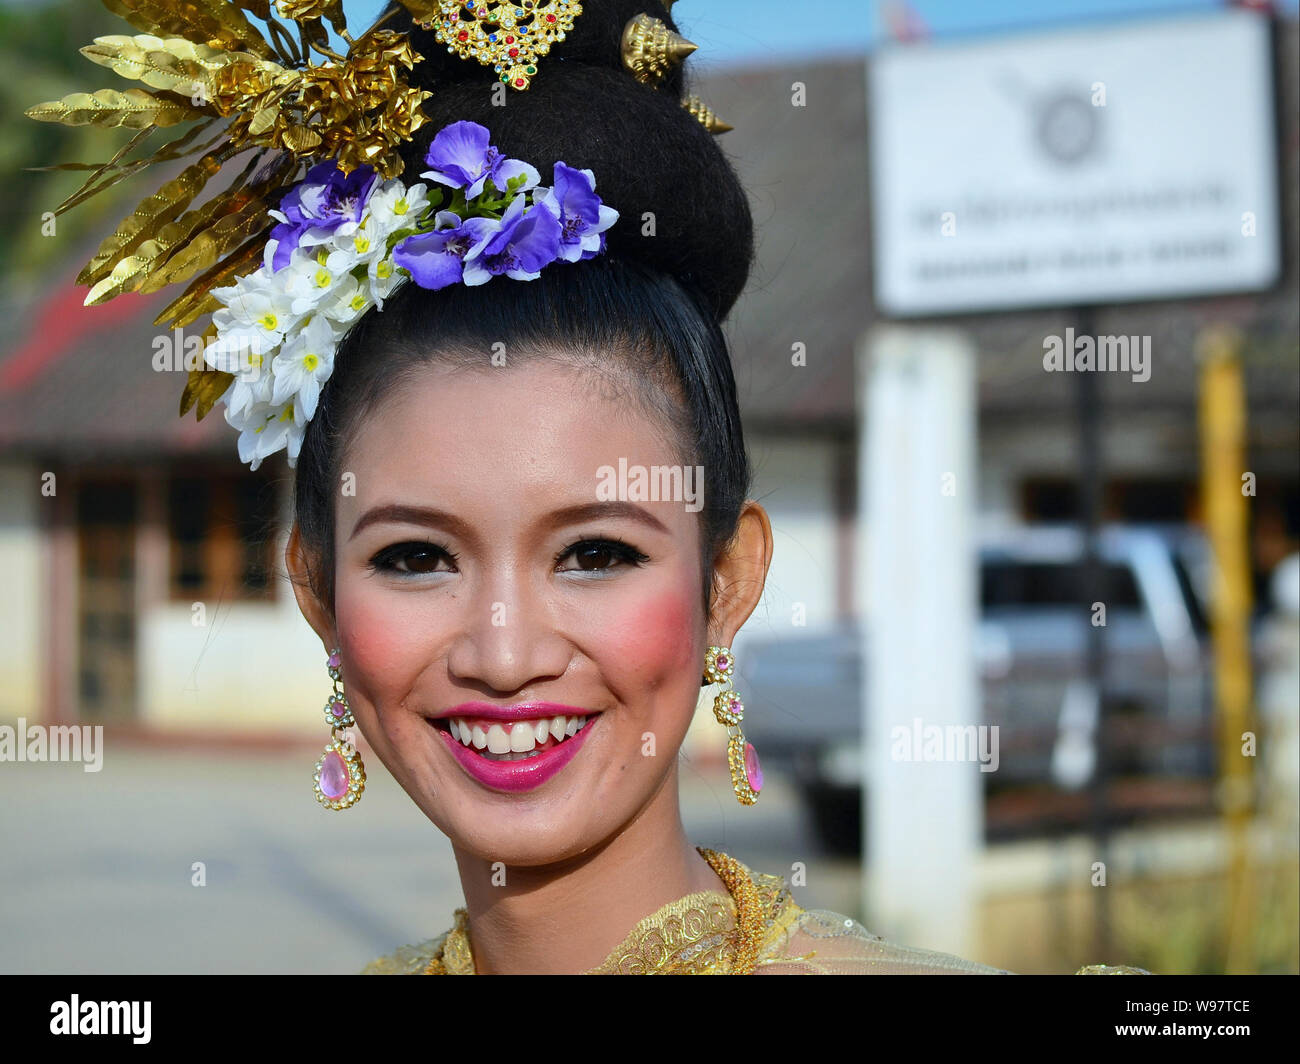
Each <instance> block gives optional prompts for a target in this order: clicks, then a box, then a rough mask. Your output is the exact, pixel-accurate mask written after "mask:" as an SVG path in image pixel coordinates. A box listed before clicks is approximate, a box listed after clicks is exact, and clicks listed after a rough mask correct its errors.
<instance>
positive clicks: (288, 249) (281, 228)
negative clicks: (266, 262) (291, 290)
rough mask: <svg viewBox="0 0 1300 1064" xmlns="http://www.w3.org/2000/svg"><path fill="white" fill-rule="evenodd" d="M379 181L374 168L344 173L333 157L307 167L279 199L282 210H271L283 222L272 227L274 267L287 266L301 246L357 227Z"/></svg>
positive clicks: (316, 242)
mask: <svg viewBox="0 0 1300 1064" xmlns="http://www.w3.org/2000/svg"><path fill="white" fill-rule="evenodd" d="M378 180H379V175H378V174H376V173H375V170H374V167H371V166H358V167H357V168H356V169H355V170H353V171H352V173H350V174H346V175H345V174H344V173H343V171H342V169H340V168H339V165H338V164H337V163H336V162H334V161H333V160H332V159H330V160H327V161H325V162H323V163H318V164H317V165H316V166H313V167H312V168H311V169H310V170H308V171H307V176H306V177H305V178H303V180H302V181H300V182H299V183H298V184H296V185H294V187H293V188H292V189H291V190H290V191H289V194H288V195H287V196H285V197H284V199H282V200H281V201H280V209H279V210H275V211H271V212H270V214H271V217H272V218H274V219H276V220H277V221H278V222H279V223H280V224H279V225H277V226H276V227H275V228H274V229H272V230H271V240H273V241H275V252H274V256H273V257H272V259H271V269H272V270H279V269H282V268H284V267H285V266H287V265H288V264H289V259H290V256H292V254H293V252H294V249H295V248H297V247H299V246H303V247H310V246H312V245H314V244H320V243H323V242H324V241H326V240H328V239H329V238H330V237H331V236H333V235H334V234H335V233H338V234H339V235H341V236H347V234H348V233H350V232H352V231H353V230H354V229H356V227H357V224H358V223H359V222H360V221H361V216H362V214H364V213H365V209H366V203H367V201H368V200H369V199H370V193H371V192H373V191H374V188H375V183H376V182H377V181H378Z"/></svg>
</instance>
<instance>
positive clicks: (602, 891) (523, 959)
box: [453, 770, 727, 975]
mask: <svg viewBox="0 0 1300 1064" xmlns="http://www.w3.org/2000/svg"><path fill="white" fill-rule="evenodd" d="M453 849H454V850H455V853H456V863H457V866H458V867H459V870H460V881H461V887H462V889H463V890H464V892H465V907H466V909H467V910H468V912H469V927H470V948H471V950H472V951H473V954H474V967H475V970H476V971H477V972H478V974H480V975H510V974H523V973H529V974H537V975H551V974H569V975H574V974H578V973H580V972H584V971H587V970H588V969H590V968H594V967H596V966H597V965H599V964H600V963H601V962H602V961H604V960H605V958H606V957H607V956H608V955H609V953H610V952H611V951H612V950H613V949H614V947H616V946H617V945H618V944H619V943H620V942H622V941H623V939H625V938H626V937H627V935H628V932H630V931H631V930H632V928H633V927H635V926H636V924H637V922H638V921H640V920H642V919H644V918H645V917H647V916H649V915H650V914H651V913H653V912H655V911H657V910H658V909H660V908H662V907H663V906H664V905H667V904H668V903H669V902H672V901H676V900H677V899H678V898H681V897H683V896H685V895H687V894H693V893H695V892H697V891H702V890H714V891H720V892H722V893H724V894H725V893H726V890H727V888H726V886H725V885H724V884H723V882H722V880H720V879H719V878H718V876H717V874H716V873H715V872H714V871H713V869H712V868H711V867H710V866H709V864H708V862H706V861H705V860H704V858H703V857H701V856H700V854H699V853H698V852H697V851H696V849H695V847H694V846H692V845H691V843H690V840H689V839H688V838H687V837H686V831H685V829H684V828H683V826H682V821H681V812H680V809H679V806H678V799H677V773H676V771H675V770H674V771H673V772H672V773H670V774H669V778H668V779H666V780H665V781H664V786H663V787H662V788H660V790H659V793H658V794H656V795H655V797H654V798H653V799H652V800H651V802H650V804H649V805H648V806H647V807H646V808H645V809H644V810H643V811H642V813H641V815H640V816H638V817H637V818H636V819H635V820H634V821H633V822H632V823H631V824H629V825H628V826H627V828H626V829H625V830H624V831H622V832H621V833H620V834H618V835H617V836H615V837H614V838H613V839H611V840H610V841H609V842H608V843H607V844H606V845H604V846H602V847H600V848H599V849H596V850H592V851H590V852H588V853H584V854H583V855H582V856H581V857H578V858H574V859H573V860H570V861H564V862H560V863H558V864H551V865H545V866H542V867H537V868H518V867H510V868H507V869H506V876H505V882H504V883H502V884H501V885H493V876H492V863H491V862H489V861H485V860H484V859H483V858H481V857H477V856H474V855H473V854H470V853H467V852H465V851H463V850H461V849H460V848H459V847H455V846H453Z"/></svg>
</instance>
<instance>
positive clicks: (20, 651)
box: [0, 464, 54, 721]
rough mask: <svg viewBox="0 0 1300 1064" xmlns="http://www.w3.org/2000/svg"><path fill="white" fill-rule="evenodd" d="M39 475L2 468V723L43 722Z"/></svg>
mask: <svg viewBox="0 0 1300 1064" xmlns="http://www.w3.org/2000/svg"><path fill="white" fill-rule="evenodd" d="M53 502H54V500H53V499H52V498H47V497H45V496H43V495H41V481H40V471H39V470H37V469H35V468H33V467H32V466H29V465H20V464H6V465H0V588H3V589H4V595H3V608H2V609H0V676H3V677H4V682H3V683H0V719H4V720H10V721H13V720H16V719H17V718H18V717H26V718H27V719H28V720H30V721H36V720H40V719H42V713H41V704H40V701H41V672H42V670H43V668H44V664H45V658H44V654H43V644H44V638H43V633H44V625H45V611H44V604H43V602H42V599H41V587H42V581H43V577H44V566H45V558H44V553H43V541H42V538H41V529H40V518H41V513H40V507H41V505H42V504H45V505H52V504H53Z"/></svg>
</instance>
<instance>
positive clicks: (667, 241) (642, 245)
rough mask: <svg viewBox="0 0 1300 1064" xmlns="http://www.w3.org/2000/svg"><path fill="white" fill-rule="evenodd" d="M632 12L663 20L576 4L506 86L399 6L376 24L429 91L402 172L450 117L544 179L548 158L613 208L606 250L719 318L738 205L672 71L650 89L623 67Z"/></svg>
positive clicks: (746, 244)
mask: <svg viewBox="0 0 1300 1064" xmlns="http://www.w3.org/2000/svg"><path fill="white" fill-rule="evenodd" d="M643 12H644V13H646V14H648V15H651V16H652V17H654V18H658V19H660V20H661V21H663V22H664V23H666V24H667V25H668V26H669V27H670V28H675V27H674V25H673V22H672V19H671V17H670V16H669V14H668V12H667V10H666V9H665V8H664V7H663V5H662V4H659V3H656V2H653V0H588V2H587V3H585V4H584V5H583V9H582V13H581V14H580V15H578V17H577V19H576V20H575V21H574V26H573V29H572V30H571V31H570V32H569V33H568V34H567V35H566V37H565V39H564V40H563V41H560V42H557V43H556V44H554V45H553V46H552V47H551V50H550V51H549V52H548V53H547V54H546V55H544V56H541V57H540V59H539V61H538V64H537V66H538V71H537V74H536V75H535V76H534V77H533V80H532V82H531V84H530V85H529V87H528V88H527V89H526V90H524V91H516V90H514V89H511V88H508V87H506V86H504V85H502V83H501V82H500V81H499V80H498V75H497V74H496V73H495V72H494V71H493V69H492V68H491V67H490V66H485V65H483V64H481V63H478V62H477V61H474V60H466V59H461V58H459V57H458V56H456V55H455V54H453V53H450V52H448V51H447V46H446V45H444V44H441V43H439V41H438V40H437V38H436V37H435V36H434V34H433V32H432V31H431V30H422V29H420V27H418V26H416V25H414V24H413V23H412V22H411V19H410V16H409V14H407V13H406V11H405V9H402V10H401V11H399V13H398V14H397V15H396V16H395V18H394V19H393V20H392V21H390V22H386V23H385V27H389V26H392V28H395V29H399V30H402V31H405V32H409V33H410V35H411V44H412V47H413V48H414V49H415V50H416V52H418V53H419V54H420V55H422V56H423V57H424V60H423V62H421V63H418V64H416V67H415V70H414V71H413V72H412V75H411V80H412V81H413V83H414V84H416V85H418V86H420V87H421V88H425V89H428V90H429V91H430V92H432V93H433V95H432V96H430V97H429V98H428V99H427V100H425V101H424V105H423V109H424V113H425V115H426V116H427V117H428V121H427V122H426V123H425V124H424V125H423V126H422V127H421V128H420V129H419V130H417V132H416V134H415V136H414V137H413V138H412V140H411V141H410V142H409V143H408V144H406V145H405V146H404V148H403V150H402V155H403V158H404V161H405V164H406V171H405V173H404V175H403V176H404V180H406V181H408V182H409V181H415V180H418V175H419V174H420V172H421V171H423V170H424V169H426V165H425V163H424V156H425V153H426V152H427V150H428V146H429V142H430V141H431V140H432V139H433V137H434V135H435V134H436V133H437V131H438V130H440V129H442V128H443V127H444V126H446V125H448V124H449V123H451V122H456V121H460V120H468V121H472V122H478V123H479V124H481V125H483V126H486V127H487V128H488V130H490V131H491V134H492V143H493V144H495V145H496V146H497V147H498V148H500V149H501V151H503V152H504V153H506V154H507V155H509V156H512V157H514V158H517V159H523V160H525V161H526V162H529V163H532V164H533V165H534V166H536V167H537V169H538V171H539V172H540V173H541V175H542V181H543V183H549V180H550V166H551V164H552V163H554V162H556V161H561V162H564V163H566V164H568V165H569V166H573V167H577V168H579V169H590V170H591V171H592V172H593V173H594V174H595V175H596V191H597V193H598V194H599V195H600V198H601V200H602V202H604V203H605V204H607V205H608V206H610V207H613V208H614V209H615V210H617V211H618V212H619V215H620V216H619V220H618V221H617V222H616V223H615V224H614V226H613V227H612V228H611V229H609V230H608V231H607V232H606V234H605V237H606V254H607V255H608V256H609V257H610V258H623V259H632V260H636V261H638V262H641V263H644V264H646V265H648V266H650V267H652V268H654V269H658V270H661V271H663V272H665V273H668V274H671V275H672V276H673V277H675V278H676V279H677V280H678V281H679V282H681V283H682V284H683V285H684V286H685V287H687V288H688V289H692V290H694V291H695V292H696V293H697V294H698V295H699V296H700V297H702V298H703V300H704V301H705V304H706V305H707V306H708V308H709V309H710V310H711V312H712V313H713V314H714V315H715V317H716V318H717V319H718V320H719V321H720V320H722V319H723V318H725V317H726V315H727V314H728V312H729V311H730V310H731V307H732V306H733V304H734V303H735V301H736V298H737V297H738V296H739V295H740V293H741V290H742V289H743V288H744V287H745V282H746V280H747V279H748V277H749V269H750V263H751V260H752V258H753V250H754V249H753V219H752V218H751V216H750V210H749V200H748V198H747V197H746V195H745V191H744V189H743V188H742V187H741V184H740V180H739V178H738V177H737V176H736V173H735V170H734V169H733V168H732V166H731V163H730V162H729V161H728V160H727V158H726V156H725V155H723V153H722V151H721V149H720V148H719V147H718V145H717V143H716V142H715V139H714V136H713V134H711V133H709V132H708V130H706V129H705V128H704V126H703V125H702V124H701V123H700V122H699V121H698V120H697V119H696V118H695V117H694V116H693V115H691V113H690V112H689V111H687V110H686V108H685V107H683V106H682V104H681V100H682V96H683V94H684V90H685V80H684V71H683V69H682V67H681V66H680V65H679V66H677V67H674V68H673V69H671V70H670V71H669V72H668V73H667V74H666V75H665V76H664V78H663V80H662V81H660V82H659V84H658V86H657V87H651V86H649V85H645V84H643V83H642V82H640V81H638V80H637V79H636V78H635V77H634V76H633V75H632V73H631V71H629V70H628V69H627V68H626V67H624V65H623V59H622V36H623V28H624V26H625V25H626V24H627V22H628V20H629V19H631V18H633V17H634V16H636V15H637V14H640V13H643ZM394 23H396V24H395V25H394Z"/></svg>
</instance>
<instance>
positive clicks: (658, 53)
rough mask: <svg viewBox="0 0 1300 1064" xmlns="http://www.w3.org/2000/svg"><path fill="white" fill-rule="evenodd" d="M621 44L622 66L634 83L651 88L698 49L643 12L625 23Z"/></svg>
mask: <svg viewBox="0 0 1300 1064" xmlns="http://www.w3.org/2000/svg"><path fill="white" fill-rule="evenodd" d="M621 44H622V51H623V65H624V66H625V67H627V68H628V70H630V71H632V76H633V77H635V78H636V79H637V81H640V82H644V83H645V84H646V85H651V86H655V85H658V84H659V82H660V81H662V80H663V77H664V75H665V74H667V73H668V70H669V68H670V67H673V66H676V65H677V64H678V63H680V62H681V61H682V60H683V59H685V58H686V57H687V56H688V55H690V54H691V53H692V52H693V51H695V49H696V48H697V47H699V46H698V45H697V44H695V43H694V42H692V41H688V40H687V39H686V38H685V37H683V36H682V35H681V34H679V33H674V32H673V31H672V30H670V29H669V28H668V26H667V25H666V24H665V23H664V22H663V20H662V19H657V18H652V17H651V16H649V15H647V14H645V13H644V12H643V13H642V14H640V15H633V16H632V17H631V18H630V19H628V20H627V25H625V26H624V27H623V38H622V42H621Z"/></svg>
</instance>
